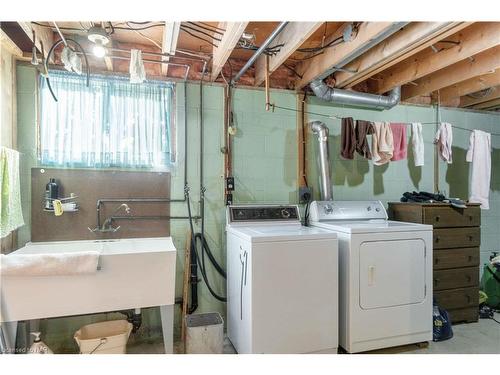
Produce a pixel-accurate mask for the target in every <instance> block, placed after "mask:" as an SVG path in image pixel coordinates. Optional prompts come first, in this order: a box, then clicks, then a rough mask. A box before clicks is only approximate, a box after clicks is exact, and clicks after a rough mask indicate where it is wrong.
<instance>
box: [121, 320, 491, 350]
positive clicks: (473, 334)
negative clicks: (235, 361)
mask: <svg viewBox="0 0 500 375" xmlns="http://www.w3.org/2000/svg"><path fill="white" fill-rule="evenodd" d="M495 319H496V320H498V321H500V314H498V313H497V314H495ZM453 334H454V335H453V338H451V339H450V340H447V341H441V342H430V343H429V344H428V346H427V347H425V346H424V347H421V346H419V345H406V346H398V347H394V348H387V349H381V350H374V351H371V352H369V354H500V324H498V323H496V322H494V321H493V320H490V319H481V320H479V322H477V323H469V324H458V325H454V326H453ZM174 351H175V353H182V352H183V349H182V343H181V342H176V343H175V344H174ZM127 352H128V353H130V354H162V353H164V350H163V342H154V343H147V344H144V343H141V344H139V343H138V344H134V345H129V346H128V347H127ZM235 353H236V352H235V350H234V348H233V346H232V345H231V343H230V342H229V340H228V339H227V338H226V339H225V340H224V354H235Z"/></svg>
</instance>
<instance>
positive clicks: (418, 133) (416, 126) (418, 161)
mask: <svg viewBox="0 0 500 375" xmlns="http://www.w3.org/2000/svg"><path fill="white" fill-rule="evenodd" d="M411 144H412V149H413V160H414V161H415V166H416V167H422V166H423V165H424V137H423V136H422V124H421V123H420V122H412V123H411Z"/></svg>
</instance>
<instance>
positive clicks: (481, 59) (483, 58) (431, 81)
mask: <svg viewBox="0 0 500 375" xmlns="http://www.w3.org/2000/svg"><path fill="white" fill-rule="evenodd" d="M498 68H500V46H498V47H495V48H490V49H489V50H486V51H484V52H482V53H480V54H478V55H475V56H474V57H473V59H472V60H470V59H466V60H462V61H460V62H458V63H456V64H453V65H451V66H449V67H447V68H445V69H441V70H438V71H437V72H435V73H432V74H430V75H428V76H426V77H424V78H421V79H419V80H418V81H416V83H417V86H405V87H403V90H402V99H403V100H406V99H408V98H412V97H414V96H419V95H424V94H429V93H431V92H433V91H436V90H439V89H442V88H443V87H448V86H450V85H454V84H455V83H457V82H461V81H465V80H467V79H470V78H473V77H476V76H479V75H483V74H486V73H488V72H490V71H492V70H496V69H498Z"/></svg>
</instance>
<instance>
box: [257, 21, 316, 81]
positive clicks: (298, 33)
mask: <svg viewBox="0 0 500 375" xmlns="http://www.w3.org/2000/svg"><path fill="white" fill-rule="evenodd" d="M322 24H323V22H290V23H288V25H287V26H286V32H284V33H280V34H279V35H278V36H277V37H276V38H275V39H274V41H273V43H272V44H273V45H278V44H284V46H283V47H281V49H280V51H279V52H278V53H277V54H276V55H274V56H269V74H271V73H272V72H274V71H275V70H276V69H278V68H279V67H280V66H281V65H283V63H284V62H285V61H286V60H287V59H288V58H289V57H290V56H291V55H292V54H293V53H294V52H295V50H296V49H297V48H299V47H300V46H301V45H302V44H303V43H304V42H305V41H306V40H307V39H308V38H309V37H310V36H311V35H312V34H313V33H314V32H315V31H316V30H317V29H318V28H319V27H320V26H321V25H322ZM264 80H265V55H262V56H260V57H259V58H258V59H257V61H256V62H255V86H260V85H261V84H262V82H264Z"/></svg>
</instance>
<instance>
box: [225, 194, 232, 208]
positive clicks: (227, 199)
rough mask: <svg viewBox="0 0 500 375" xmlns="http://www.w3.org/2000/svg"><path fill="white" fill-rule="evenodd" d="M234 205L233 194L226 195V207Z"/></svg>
mask: <svg viewBox="0 0 500 375" xmlns="http://www.w3.org/2000/svg"><path fill="white" fill-rule="evenodd" d="M232 204H233V194H226V206H230V205H232Z"/></svg>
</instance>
